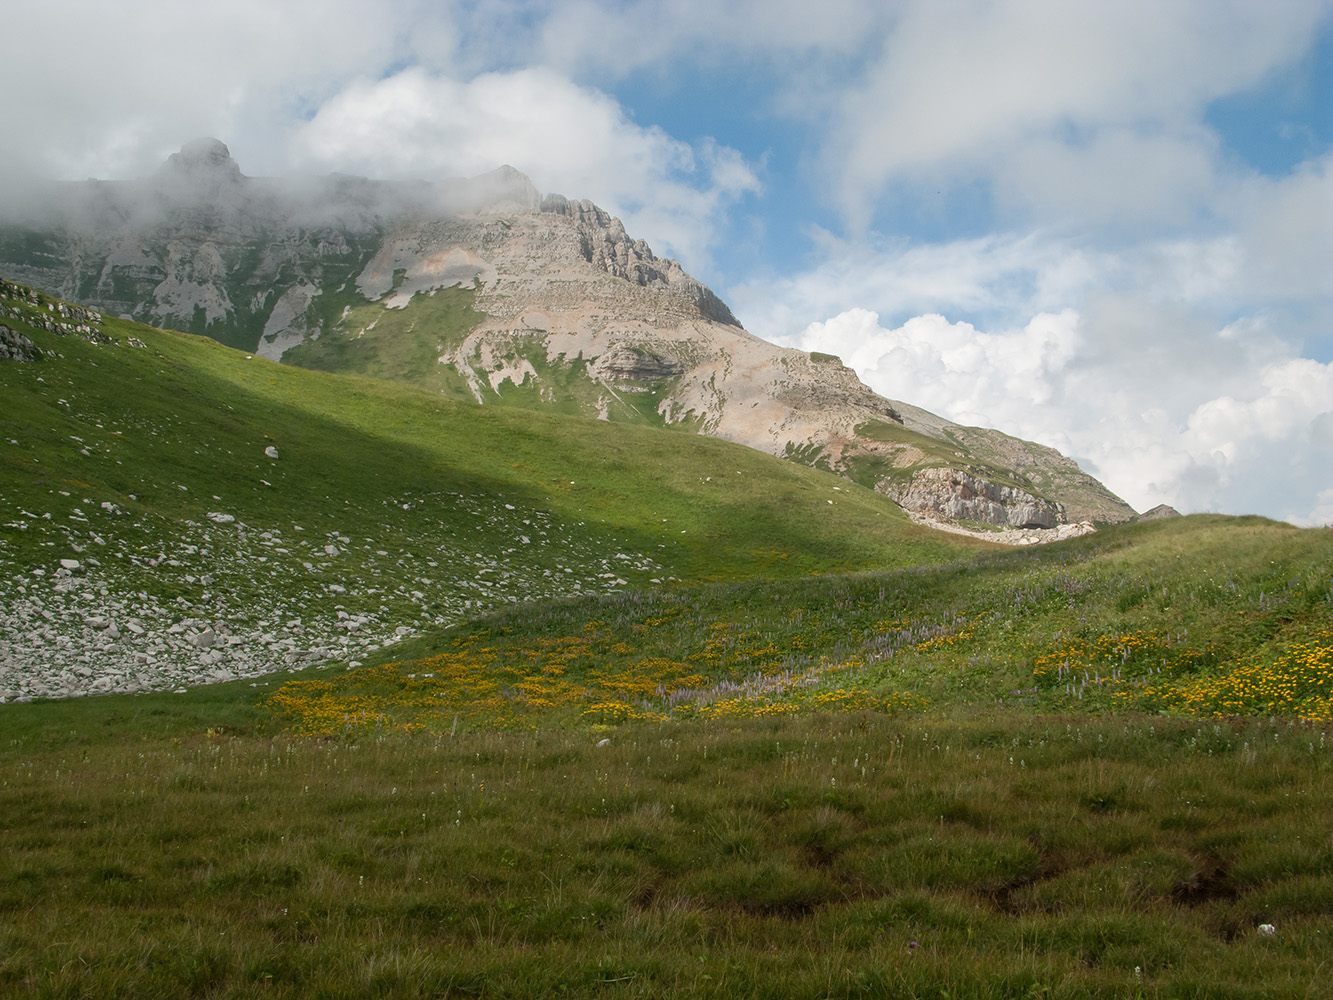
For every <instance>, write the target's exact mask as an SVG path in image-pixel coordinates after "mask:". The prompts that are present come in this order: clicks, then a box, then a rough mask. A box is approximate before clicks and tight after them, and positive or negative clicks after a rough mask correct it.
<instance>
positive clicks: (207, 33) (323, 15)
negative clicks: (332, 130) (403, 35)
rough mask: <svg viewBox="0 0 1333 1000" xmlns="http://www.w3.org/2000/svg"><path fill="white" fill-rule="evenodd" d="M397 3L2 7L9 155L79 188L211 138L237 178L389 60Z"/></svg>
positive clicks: (152, 164)
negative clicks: (238, 165) (80, 182)
mask: <svg viewBox="0 0 1333 1000" xmlns="http://www.w3.org/2000/svg"><path fill="white" fill-rule="evenodd" d="M408 6H409V4H408V0H387V2H378V0H284V2H281V3H274V2H269V0H235V2H232V3H228V4H222V5H219V4H200V3H181V2H178V0H135V2H130V3H118V4H108V3H103V2H101V0H49V2H44V3H40V4H11V5H8V7H7V9H6V10H5V15H4V19H5V35H6V38H7V39H8V40H9V41H10V42H11V44H10V45H9V46H7V51H6V54H5V59H4V60H3V61H2V62H0V83H2V84H3V85H4V86H5V89H6V91H7V92H9V93H14V94H19V93H22V94H25V95H26V99H25V100H22V101H15V102H11V104H10V106H9V107H7V109H6V130H7V132H8V133H9V135H10V136H11V140H16V141H11V142H10V143H8V144H7V155H8V156H9V157H10V158H18V159H21V160H24V161H25V162H26V165H28V166H29V167H31V168H32V169H35V170H38V171H40V172H42V173H46V174H56V175H59V176H64V177H70V178H73V179H82V178H84V177H88V176H96V177H108V176H132V175H137V174H142V173H144V172H146V171H148V170H152V169H154V168H156V167H157V166H158V165H160V164H161V162H162V160H163V159H164V158H165V157H166V155H167V154H168V153H171V152H174V151H175V150H176V149H177V148H179V146H180V145H181V143H182V142H184V141H186V140H189V139H192V138H195V137H197V136H201V135H216V136H218V137H220V138H223V139H224V140H225V141H227V142H229V144H230V145H231V146H232V147H233V151H234V152H235V153H236V154H237V156H238V157H239V158H240V159H241V160H242V162H243V163H245V165H246V166H247V167H248V168H249V169H251V170H271V169H273V168H274V167H275V166H277V165H278V164H277V162H276V161H275V160H274V159H273V158H271V157H270V156H269V155H268V154H269V150H270V149H273V148H274V147H275V146H276V145H277V143H276V142H274V137H275V136H276V135H277V134H279V133H281V131H282V130H283V128H284V127H285V125H286V124H287V123H288V122H290V121H291V120H293V119H294V118H297V117H299V116H300V114H301V113H302V112H303V111H305V110H306V109H308V108H309V107H311V106H317V105H318V104H319V103H320V101H322V100H323V98H324V97H326V96H327V95H328V94H329V93H330V92H331V91H332V89H334V88H335V87H336V86H337V85H338V83H339V81H340V80H342V79H344V78H345V77H346V76H347V75H348V74H349V73H353V74H354V73H357V72H366V71H374V70H375V68H377V67H379V66H382V65H384V64H385V63H387V62H390V61H391V60H393V59H394V58H395V57H396V55H397V54H398V53H399V49H400V45H399V41H400V39H399V30H400V28H401V26H402V18H403V16H404V12H405V11H406V9H407V8H408Z"/></svg>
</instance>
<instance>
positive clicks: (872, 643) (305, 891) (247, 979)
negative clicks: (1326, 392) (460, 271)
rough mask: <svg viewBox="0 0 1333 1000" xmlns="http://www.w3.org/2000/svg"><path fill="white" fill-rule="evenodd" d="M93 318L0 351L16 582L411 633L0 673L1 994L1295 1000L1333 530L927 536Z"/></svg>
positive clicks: (1318, 858) (764, 470)
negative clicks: (250, 668) (14, 684)
mask: <svg viewBox="0 0 1333 1000" xmlns="http://www.w3.org/2000/svg"><path fill="white" fill-rule="evenodd" d="M109 328H110V330H111V332H112V333H113V335H116V336H125V335H128V334H131V333H132V334H134V335H135V336H138V337H140V338H141V339H142V341H143V342H144V343H145V344H146V345H147V346H145V347H143V348H137V347H130V346H127V345H119V346H117V345H110V344H107V345H90V344H85V343H83V342H82V341H76V340H72V339H69V338H47V339H45V340H42V346H44V347H47V348H54V349H56V350H59V351H60V352H62V353H63V354H64V355H65V357H64V358H54V359H53V358H48V359H46V360H44V361H42V362H25V363H23V364H21V365H20V364H9V365H7V366H5V367H0V377H3V378H4V379H5V380H6V381H5V383H4V392H5V394H6V397H5V398H6V399H13V400H15V401H16V402H15V405H14V407H13V409H12V410H10V411H7V412H6V415H5V418H4V421H5V422H4V429H5V433H4V434H2V435H0V446H3V448H5V449H7V450H0V455H3V456H4V458H3V462H4V464H3V465H0V472H3V476H4V478H3V483H4V488H3V490H0V495H3V496H4V502H5V503H6V504H8V505H12V509H13V513H12V514H7V521H8V523H7V524H6V526H5V529H4V534H3V535H0V541H3V546H0V558H3V559H4V560H6V561H7V563H8V565H7V566H6V567H5V578H6V579H7V580H8V581H9V582H10V583H11V584H13V585H14V586H15V588H17V587H18V586H22V587H23V588H25V591H24V592H23V593H22V595H21V597H22V599H24V600H27V599H28V598H30V597H32V596H33V595H34V594H36V593H38V592H40V594H41V599H42V601H44V602H47V604H48V605H51V604H53V602H55V601H56V600H57V599H60V600H68V601H70V602H72V606H73V607H74V608H75V609H79V610H83V611H85V612H86V611H87V609H89V608H92V607H94V606H96V604H97V601H98V600H99V599H100V600H109V599H111V597H114V596H115V594H116V593H121V594H124V593H129V592H130V590H131V588H134V587H137V588H140V589H138V590H137V591H136V592H135V593H137V594H138V595H143V599H145V600H146V599H147V598H148V597H150V596H152V594H150V591H149V588H157V591H156V592H157V593H160V594H161V595H164V596H163V600H164V602H167V603H166V604H165V606H167V607H169V608H178V609H180V610H178V611H177V612H176V613H178V614H184V613H185V609H186V608H193V607H195V606H196V605H198V604H200V603H204V602H206V601H222V602H223V603H224V604H226V605H227V606H228V607H237V608H240V607H251V609H252V610H251V611H250V612H248V613H255V612H254V611H253V605H255V604H261V605H263V604H266V603H275V602H278V603H281V604H282V606H283V608H284V612H285V613H284V615H283V617H284V618H285V617H287V615H288V614H296V613H298V612H299V614H300V615H301V617H302V618H303V619H304V621H305V622H306V623H307V625H308V624H310V623H317V622H318V621H319V620H320V615H327V616H329V617H330V618H331V619H332V617H333V615H334V612H335V611H338V610H342V611H343V613H344V614H346V613H347V610H346V609H352V610H358V609H359V610H360V611H361V612H364V613H366V614H367V615H369V616H371V617H373V618H374V619H375V620H374V622H372V626H374V627H379V626H383V627H385V628H387V627H390V626H392V625H393V624H394V623H395V622H398V621H410V622H413V623H414V625H415V626H416V628H415V632H416V634H414V635H410V636H408V637H405V638H403V639H401V640H400V641H399V642H398V643H397V644H396V645H395V646H393V647H392V648H382V649H371V648H368V647H366V648H361V647H357V648H355V652H356V655H357V656H358V657H360V658H362V659H364V664H363V665H361V666H358V667H355V668H352V669H348V668H346V667H345V666H343V665H341V664H339V665H336V666H332V667H315V668H312V669H307V670H303V671H300V672H278V673H274V674H272V675H271V676H270V677H267V678H265V679H263V680H260V681H248V680H235V681H231V682H229V683H219V684H213V685H209V686H204V687H197V688H192V689H190V690H187V691H186V692H185V693H183V694H167V693H150V694H142V695H137V696H129V695H109V696H107V697H104V698H95V699H94V698H89V699H76V700H64V701H39V702H35V703H31V704H5V705H0V732H3V733H4V739H3V740H0V817H4V818H3V820H0V914H2V915H3V916H0V992H3V993H5V994H6V995H13V996H19V997H29V996H30V997H39V996H40V997H76V996H89V995H97V996H101V995H127V996H154V997H158V996H160V997H167V996H171V997H179V996H198V997H254V996H261V995H262V996H273V997H293V998H295V997H306V996H329V997H338V996H348V997H351V996H357V997H361V996H381V997H417V996H512V997H520V996H521V997H527V996H540V995H562V996H588V997H591V996H599V997H604V996H607V995H610V994H615V995H624V996H633V997H658V996H680V997H685V996H690V997H694V996H710V997H756V996H758V997H774V998H777V997H782V998H787V997H809V998H812V1000H813V998H823V997H830V996H834V997H848V998H851V997H882V996H904V997H942V996H945V995H947V996H949V997H954V998H962V997H968V998H999V997H1013V998H1019V997H1024V998H1025V997H1034V996H1041V997H1064V998H1071V1000H1072V998H1087V997H1098V998H1102V997H1104V998H1112V997H1116V998H1119V997H1142V998H1145V1000H1157V998H1160V1000H1168V998H1179V997H1219V998H1222V997H1226V998H1230V997H1235V998H1257V997H1265V998H1268V997H1293V998H1294V997H1308V996H1316V995H1320V991H1321V990H1323V987H1322V986H1320V984H1321V983H1322V982H1324V980H1325V978H1326V977H1325V975H1324V973H1325V971H1326V970H1325V968H1324V964H1325V960H1326V955H1327V948H1328V941H1329V939H1330V936H1333V840H1330V837H1329V832H1328V829H1327V822H1326V816H1325V813H1326V809H1324V808H1323V803H1325V802H1326V801H1327V799H1328V796H1329V794H1330V793H1331V792H1333V789H1330V787H1329V781H1330V775H1331V774H1333V745H1330V742H1329V739H1328V734H1327V732H1326V730H1327V727H1328V720H1329V719H1330V718H1331V717H1333V530H1328V529H1324V530H1300V529H1296V528H1292V527H1290V526H1288V525H1283V524H1275V523H1273V522H1268V521H1265V520H1262V519H1258V518H1224V517H1215V516H1195V517H1189V518H1183V519H1177V520H1168V521H1159V522H1152V523H1147V524H1142V525H1132V526H1122V527H1118V528H1112V529H1108V530H1105V531H1102V532H1100V533H1098V534H1096V535H1092V536H1088V537H1084V538H1080V539H1075V540H1071V541H1068V542H1063V543H1060V544H1057V545H1051V546H1047V547H1042V548H1039V549H1024V550H1017V551H1002V550H997V549H993V548H982V547H975V546H974V547H972V548H965V547H962V546H961V545H960V544H954V543H952V542H950V541H949V540H948V539H939V538H936V537H934V536H931V535H927V534H925V533H922V532H917V531H916V530H915V529H912V528H911V527H910V526H906V525H904V524H903V522H902V521H901V520H898V519H896V518H895V517H893V516H892V514H891V511H890V510H889V509H887V508H886V507H884V506H881V504H882V503H883V501H881V500H879V498H877V497H875V496H873V495H870V494H867V493H866V492H865V491H860V490H857V489H854V488H851V487H849V486H848V485H847V484H846V483H845V482H844V481H841V480H837V479H832V478H830V477H827V476H823V475H821V474H819V473H817V472H815V471H813V470H807V469H802V468H800V467H796V466H792V465H787V464H783V463H781V462H778V461H777V460H773V459H768V458H765V457H764V456H762V455H758V454H756V453H754V452H750V451H748V450H745V449H735V448H731V447H729V446H727V445H725V444H723V443H720V442H715V441H709V440H704V439H698V438H694V437H692V436H689V435H680V434H673V435H662V434H653V433H651V432H646V431H636V429H635V428H633V427H625V426H619V427H615V426H612V427H608V426H606V425H601V424H596V423H588V422H581V421H576V420H570V419H562V418H555V417H547V418H541V419H540V420H537V421H534V418H533V417H532V415H531V414H524V413H522V412H521V411H515V410H505V409H499V408H496V409H480V408H476V407H468V406H460V405H457V404H453V403H449V402H447V401H444V400H441V399H439V398H438V397H435V396H432V395H427V394H423V393H419V392H414V391H412V390H410V389H404V388H402V387H398V386H393V385H389V384H386V383H377V382H373V381H370V380H354V379H335V378H330V377H329V376H324V375H320V374H317V373H311V372H301V371H297V370H293V369H289V368H282V367H279V366H275V365H269V364H267V363H265V362H262V361H260V360H258V359H255V360H246V358H245V356H244V355H236V354H234V353H232V352H229V351H226V350H224V349H222V348H219V347H217V346H216V345H213V344H210V343H207V342H205V341H201V340H197V339H195V338H191V337H185V336H180V335H173V334H160V333H155V332H153V331H146V330H140V329H138V328H130V327H120V326H117V325H115V324H111V325H109ZM33 339H34V340H39V339H41V338H39V336H38V334H37V333H36V332H34V333H33ZM94 365H95V366H96V367H95V368H94V367H93V366H94ZM88 375H94V376H97V377H96V378H88V377H87V376H88ZM39 378H40V379H41V381H38V379H39ZM10 413H12V414H13V416H10ZM99 423H100V424H101V425H102V426H101V427H100V428H99V427H98V426H97V424H99ZM200 428H206V431H204V432H201V431H200V430H199V429H200ZM117 431H119V433H116V432H117ZM71 435H72V436H71ZM11 441H19V442H20V443H19V444H10V443H9V442H11ZM267 444H273V445H274V446H275V447H277V448H278V450H279V456H280V457H279V458H278V459H277V460H272V459H267V458H265V457H263V447H264V446H265V445H267ZM85 452H87V454H85ZM497 455H498V456H500V458H501V460H499V461H497ZM117 463H120V464H117ZM154 473H156V475H154ZM180 486H185V487H186V489H185V490H181V489H180V488H179V487H180ZM66 493H67V494H69V495H68V496H65V494H66ZM103 497H105V498H106V502H108V503H110V504H111V505H112V508H113V509H112V510H107V509H105V508H103V507H101V506H100V500H101V498H103ZM829 500H832V501H833V504H832V505H830V504H829V502H828V501H829ZM404 505H406V508H407V509H404ZM510 507H512V508H513V509H512V510H510ZM121 511H124V512H126V513H120V512H121ZM210 511H212V512H228V513H229V514H231V515H232V516H234V517H235V518H236V519H237V520H236V521H234V522H228V523H222V524H218V523H216V522H213V521H209V520H208V518H207V514H208V513H209V512H210ZM43 513H50V514H51V515H52V516H51V518H50V519H47V518H44V517H42V514H43ZM9 517H12V518H13V519H12V520H8V518H9ZM663 518H666V521H665V522H663V520H662V519H663ZM524 522H530V523H524ZM242 524H244V525H246V527H245V528H244V529H241V528H239V527H238V525H242ZM298 524H299V526H300V527H301V528H302V529H303V530H302V531H297V530H296V528H297V525H298ZM22 525H26V527H22ZM261 529H262V530H261ZM265 531H266V532H267V533H268V535H269V537H268V538H265V537H264V532H265ZM682 531H683V532H684V534H681V532H682ZM518 532H522V533H526V534H527V537H528V539H529V541H528V543H527V544H526V545H525V544H524V543H523V542H522V541H521V537H520V538H516V537H515V533H518ZM542 532H545V534H544V535H543V534H542ZM307 536H308V537H309V538H310V539H311V540H310V541H308V542H307ZM96 538H101V539H102V541H103V542H104V543H105V544H102V545H99V544H98V543H97V541H96ZM344 539H346V541H344ZM201 540H202V541H203V542H205V543H206V544H204V545H201V544H199V543H200V541H201ZM330 540H332V541H330ZM543 541H544V542H545V543H546V544H545V545H543V544H542V542H543ZM302 542H306V544H304V545H303V544H302ZM325 544H330V545H333V547H334V548H335V549H337V550H338V551H337V553H336V554H329V553H328V552H326V551H325V550H324V548H323V546H324V545H325ZM76 546H77V548H76ZM191 546H193V547H194V548H195V551H194V552H193V553H192V552H189V551H188V549H189V548H190V547H191ZM371 546H381V548H380V549H375V548H372V547H371ZM205 549H206V552H207V554H205ZM280 550H287V551H280ZM510 550H512V551H510ZM381 551H382V552H384V553H385V554H384V555H380V552H381ZM94 553H98V554H99V555H93V554H94ZM117 553H120V555H117ZM617 554H619V555H623V556H625V557H626V558H624V559H621V558H618V556H617ZM159 555H162V556H165V557H166V558H165V559H159V558H158V556H159ZM65 556H69V557H73V558H78V559H80V560H82V561H84V562H85V563H87V564H91V559H92V558H98V559H99V563H100V565H96V566H91V568H90V567H89V566H87V565H85V566H83V567H81V568H80V569H78V570H76V571H75V572H74V574H73V575H69V576H66V577H60V576H59V575H58V572H48V573H47V574H46V575H45V576H41V577H34V576H32V575H31V571H30V568H37V569H41V568H43V567H45V568H46V569H47V570H52V569H53V567H55V566H57V565H58V559H59V558H62V557H65ZM90 556H91V558H90ZM784 556H785V558H784ZM176 557H179V558H176ZM173 558H174V559H175V561H176V562H177V563H179V564H180V565H176V566H173V565H171V562H172V559H173ZM261 558H262V559H264V560H266V561H263V562H261V561H260V560H261ZM150 560H155V561H156V562H157V565H151V564H150ZM649 560H651V563H649ZM305 562H309V563H310V565H311V567H312V568H309V569H307V568H306V567H305V566H304V565H303V564H304V563H305ZM431 562H433V563H435V564H436V565H435V566H431V565H430V563H431ZM39 564H40V565H39ZM528 566H534V567H537V568H538V569H540V570H542V572H536V573H529V572H528V571H527V570H526V569H525V567H528ZM604 566H606V567H609V569H607V570H603V567H604ZM546 569H549V570H551V572H552V576H551V577H548V576H546V575H545V570H546ZM482 570H489V572H485V573H483V572H481V571H482ZM612 570H614V572H615V573H616V574H617V575H616V576H613V577H612V578H611V579H606V578H604V577H602V576H601V573H602V572H604V571H605V572H611V571H612ZM834 570H848V572H833V571H834ZM205 572H207V573H208V574H209V575H210V576H211V577H212V582H210V583H208V584H204V583H203V582H202V576H201V575H200V574H203V573H205ZM556 572H559V573H561V576H560V578H559V579H558V580H557V579H556V578H555V577H554V574H555V573H556ZM84 573H87V574H88V576H87V577H86V578H84V577H82V576H81V574H84ZM650 574H651V575H650ZM671 576H675V577H677V578H678V579H679V581H680V582H677V583H674V584H672V585H671V586H666V587H659V586H640V585H639V584H641V583H643V582H644V579H645V578H647V579H648V580H651V579H653V578H654V577H655V578H657V579H666V578H669V577H671ZM190 577H195V582H193V583H192V582H190ZM486 577H491V578H492V581H493V582H492V581H487V582H492V586H491V587H484V586H482V585H481V583H480V582H479V578H482V579H484V578H486ZM422 578H427V579H431V578H433V580H432V583H431V584H430V585H427V584H422V583H421V582H420V580H421V579H422ZM620 579H625V580H626V581H627V582H626V584H624V585H621V584H619V583H618V582H617V581H618V580H620ZM20 580H22V581H23V582H22V583H19V582H18V581H20ZM81 580H83V581H84V582H83V583H82V585H81V586H75V584H76V583H77V582H79V581H81ZM339 580H346V581H351V583H352V584H353V585H352V586H349V587H347V588H346V589H347V592H346V593H336V592H332V591H330V590H329V587H330V586H333V585H335V584H336V581H339ZM466 582H471V583H472V584H473V586H471V587H467V586H465V583H466ZM99 583H104V584H105V585H106V587H105V589H107V590H108V591H109V592H111V595H110V597H103V596H102V595H100V594H99V592H98V586H99ZM575 584H577V585H578V588H579V589H578V590H577V591H576V590H575V586H574V585H575ZM524 586H527V587H529V588H530V589H528V590H524V589H523V587H524ZM60 587H65V588H67V589H66V591H65V592H63V594H62V592H61V591H60V590H59V588H60ZM358 587H364V588H365V590H364V591H362V592H358V591H357V588H358ZM42 588H48V589H42ZM409 588H411V589H409ZM497 589H498V590H499V593H493V592H491V591H495V590H497ZM599 589H600V590H602V591H604V592H600V593H598V592H594V591H597V590H599ZM413 590H416V592H417V595H419V596H417V595H414V594H413ZM580 591H582V592H580ZM16 592H17V591H16V590H11V591H9V592H8V596H7V598H6V599H9V600H17V599H18V598H15V597H13V595H14V594H15V593H16ZM204 593H207V594H209V597H208V598H207V599H205V598H204V597H203V596H202V595H203V594H204ZM546 594H556V595H559V596H558V599H555V600H542V601H537V600H534V601H531V602H529V603H524V604H517V605H510V604H508V603H507V598H508V597H512V596H529V597H533V598H540V597H542V596H544V595H546ZM58 595H59V596H58ZM234 595H235V596H234ZM168 599H169V600H168ZM435 601H438V602H439V604H438V606H437V605H435V604H434V603H433V602H435ZM174 602H183V603H174ZM228 602H231V603H228ZM450 602H452V603H450ZM466 602H471V603H466ZM338 605H343V608H338ZM289 608H290V609H292V610H287V609H289ZM240 613H241V612H236V614H240ZM58 617H59V616H57V618H58ZM457 618H463V619H464V620H462V621H460V622H458V624H456V625H455V626H454V627H452V628H450V629H447V630H437V629H433V628H426V627H425V626H427V625H429V624H430V623H431V622H434V621H443V620H455V619H457ZM33 624H34V623H32V622H29V623H25V624H24V626H23V628H24V629H27V628H29V627H31V626H32V625H33ZM368 627H370V626H368ZM23 634H24V635H27V634H28V633H26V632H24V633H23ZM349 651H350V650H348V649H346V648H344V652H349ZM1245 716H1251V717H1252V718H1249V719H1246V718H1244V717H1245ZM1199 717H1206V718H1199ZM1268 924H1271V925H1273V927H1274V930H1273V933H1272V934H1271V935H1270V934H1267V933H1261V931H1260V927H1261V925H1268Z"/></svg>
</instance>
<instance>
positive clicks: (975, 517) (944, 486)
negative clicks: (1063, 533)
mask: <svg viewBox="0 0 1333 1000" xmlns="http://www.w3.org/2000/svg"><path fill="white" fill-rule="evenodd" d="M875 489H876V490H878V491H879V492H881V493H884V494H885V495H887V496H889V497H892V498H893V500H894V502H895V503H897V504H898V505H899V506H900V507H902V508H903V509H904V510H908V511H913V512H915V513H918V514H926V515H929V516H932V517H936V518H942V519H947V520H950V521H964V522H966V521H973V522H976V523H979V524H990V525H995V526H997V527H1005V528H1054V527H1056V526H1058V525H1061V524H1064V523H1066V521H1067V515H1066V511H1065V508H1064V505H1063V504H1060V503H1055V502H1052V501H1050V500H1043V499H1041V498H1040V497H1036V496H1033V495H1032V494H1031V493H1028V492H1027V491H1026V490H1022V489H1019V488H1017V487H1015V486H1003V485H1000V484H998V483H994V482H991V481H989V480H987V479H983V478H980V477H979V476H976V475H973V474H972V473H971V472H969V471H967V470H964V469H939V468H935V469H919V470H917V471H916V472H914V473H913V474H912V477H911V479H910V480H908V481H907V482H906V483H895V482H893V481H892V480H886V481H883V482H881V483H880V484H878V485H877V486H876V487H875Z"/></svg>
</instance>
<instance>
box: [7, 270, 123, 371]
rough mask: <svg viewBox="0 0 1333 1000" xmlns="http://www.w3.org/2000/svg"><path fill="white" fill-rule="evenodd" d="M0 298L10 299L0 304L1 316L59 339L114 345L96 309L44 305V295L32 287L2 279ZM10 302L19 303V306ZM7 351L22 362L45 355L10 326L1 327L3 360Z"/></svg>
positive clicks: (65, 304)
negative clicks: (42, 297)
mask: <svg viewBox="0 0 1333 1000" xmlns="http://www.w3.org/2000/svg"><path fill="white" fill-rule="evenodd" d="M0 299H8V300H9V302H7V303H0V316H4V317H5V318H7V319H11V320H14V321H16V322H20V323H26V324H27V325H28V326H31V327H34V328H36V329H39V330H45V331H46V332H47V333H54V334H55V335H56V336H58V337H78V338H80V339H81V340H86V341H88V342H89V343H91V344H109V343H111V337H109V336H107V334H105V333H103V332H102V331H101V329H100V327H101V325H102V314H101V313H99V312H97V311H96V310H95V309H85V308H84V307H83V306H76V305H70V304H69V303H68V302H63V301H61V300H59V299H51V300H49V301H47V302H45V303H43V302H42V300H41V298H40V296H38V294H37V293H36V292H34V291H33V290H32V289H31V288H28V287H26V286H24V285H20V284H16V283H15V282H12V281H6V280H4V279H3V278H0ZM10 303H18V306H17V307H16V306H15V305H12V304H10ZM25 307H26V308H25ZM7 350H8V351H9V355H8V356H9V357H11V358H13V359H14V360H19V361H33V360H36V359H37V358H39V357H40V356H41V352H40V351H38V350H37V348H36V347H35V346H34V345H33V343H32V341H31V340H29V339H28V338H27V337H25V336H23V335H22V334H20V333H18V332H17V331H15V330H11V329H10V328H9V327H7V326H4V325H0V358H4V357H6V351H7ZM15 352H18V354H22V353H25V352H26V353H27V354H28V355H29V356H17V355H16V353H15Z"/></svg>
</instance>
